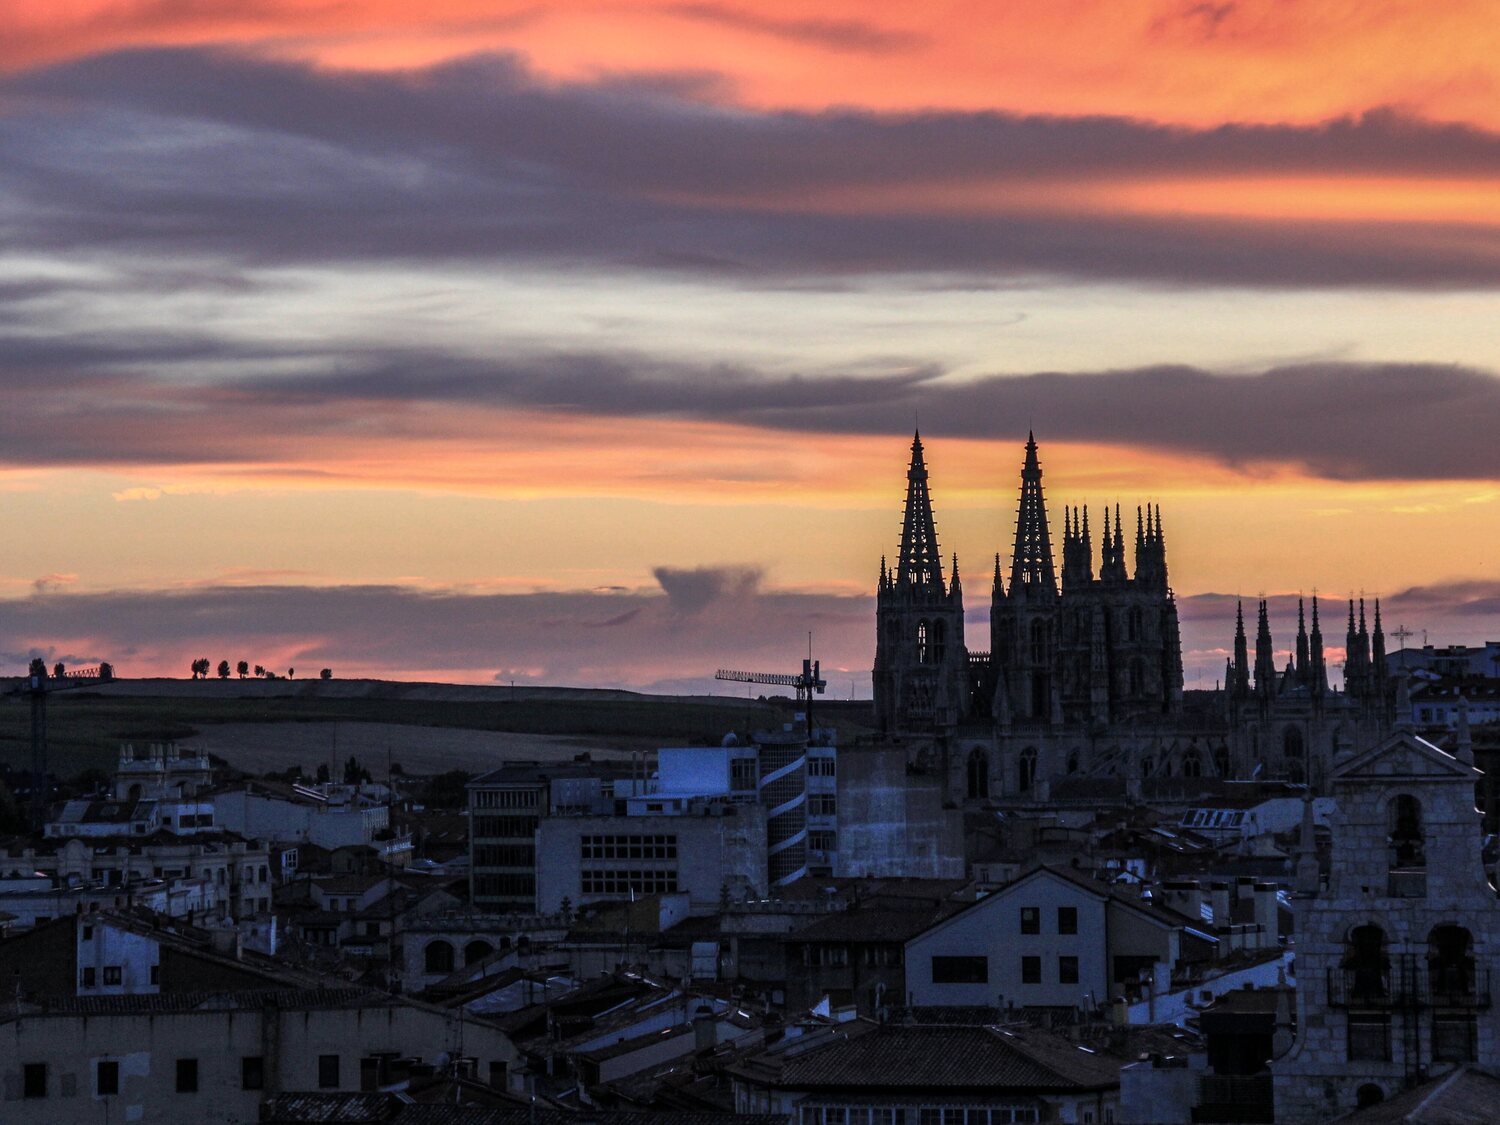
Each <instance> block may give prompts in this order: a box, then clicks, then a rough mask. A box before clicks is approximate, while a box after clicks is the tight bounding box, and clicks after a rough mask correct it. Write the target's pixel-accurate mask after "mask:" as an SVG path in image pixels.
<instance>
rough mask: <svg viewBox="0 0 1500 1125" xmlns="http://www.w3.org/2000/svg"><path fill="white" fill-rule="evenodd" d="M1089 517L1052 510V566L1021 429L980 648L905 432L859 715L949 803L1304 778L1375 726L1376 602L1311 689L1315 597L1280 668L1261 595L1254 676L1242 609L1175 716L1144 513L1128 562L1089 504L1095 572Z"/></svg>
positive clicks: (1178, 677) (1038, 474)
mask: <svg viewBox="0 0 1500 1125" xmlns="http://www.w3.org/2000/svg"><path fill="white" fill-rule="evenodd" d="M1090 516H1091V513H1090V511H1089V509H1088V508H1087V507H1077V506H1074V507H1067V508H1064V511H1063V533H1062V558H1061V571H1060V573H1059V570H1058V568H1057V567H1056V565H1055V560H1054V555H1053V551H1052V536H1051V530H1050V523H1049V519H1048V515H1047V504H1046V498H1045V495H1044V492H1043V487H1042V466H1041V460H1040V457H1039V455H1038V451H1037V444H1036V440H1035V437H1034V436H1033V435H1028V437H1027V441H1026V449H1025V455H1024V460H1023V463H1022V466H1021V481H1020V492H1019V503H1018V506H1017V511H1016V526H1015V538H1014V544H1013V546H1012V549H1011V551H1010V566H1009V572H1008V574H1007V572H1006V569H1005V568H1004V567H1002V565H1001V556H1000V555H999V554H998V553H997V554H996V555H995V571H994V580H993V585H992V587H991V593H990V614H989V626H990V628H989V650H988V651H979V650H977V649H971V648H970V647H969V645H968V643H967V641H966V637H965V624H964V600H963V586H962V582H961V580H960V578H959V570H958V558H957V556H954V557H953V558H952V560H951V563H952V565H951V570H950V572H949V573H950V577H945V575H944V569H943V556H942V552H941V550H940V548H939V545H938V534H937V524H936V521H935V519H934V516H933V507H932V495H931V490H930V487H929V479H928V471H927V463H926V457H925V453H924V451H923V448H922V439H921V435H920V434H917V435H915V436H914V437H913V439H912V445H911V462H910V465H909V467H908V469H907V488H906V509H905V513H904V518H903V522H902V530H901V544H900V547H899V548H898V551H897V555H896V558H895V564H894V566H892V565H890V563H889V562H888V560H886V559H884V558H883V559H882V560H881V564H880V580H879V588H878V591H877V595H876V646H875V667H874V695H875V714H876V721H877V724H878V726H879V728H880V730H881V731H882V732H883V733H884V734H886V735H887V736H889V737H893V738H899V739H901V740H902V741H903V742H905V743H907V744H909V745H910V746H911V747H912V753H913V758H914V761H915V762H917V763H919V764H924V765H926V766H927V767H928V768H938V769H941V770H943V771H945V772H946V774H947V777H948V780H949V792H950V795H951V796H952V797H953V798H954V799H967V800H969V801H977V802H982V801H985V800H988V799H990V798H996V797H1031V798H1034V799H1038V800H1045V799H1047V797H1048V795H1049V793H1050V792H1051V790H1052V788H1053V787H1054V786H1055V785H1057V784H1058V783H1060V782H1064V781H1066V780H1067V779H1070V778H1079V779H1082V778H1121V779H1137V780H1139V781H1144V782H1160V781H1162V780H1164V779H1174V778H1201V777H1223V778H1253V777H1265V778H1273V777H1280V778H1285V779H1287V780H1291V781H1296V782H1311V783H1313V784H1314V785H1315V786H1316V785H1320V784H1321V782H1322V779H1323V778H1324V777H1325V776H1326V774H1327V770H1328V765H1329V763H1330V762H1331V761H1332V759H1333V757H1334V756H1335V755H1336V754H1337V753H1338V750H1339V747H1340V746H1341V745H1345V744H1346V743H1352V741H1353V740H1354V738H1355V737H1356V736H1358V735H1361V734H1375V733H1378V732H1379V731H1381V730H1382V729H1384V727H1383V726H1382V724H1386V725H1388V722H1389V713H1390V702H1391V701H1390V699H1389V691H1388V690H1387V686H1386V685H1387V683H1388V681H1387V678H1386V669H1385V652H1384V638H1383V635H1382V633H1381V628H1380V610H1379V605H1378V603H1377V605H1376V608H1375V625H1374V631H1373V632H1371V631H1370V630H1368V629H1367V627H1366V624H1365V617H1364V605H1363V602H1361V603H1360V616H1359V626H1358V628H1357V629H1356V627H1355V625H1354V609H1353V603H1352V602H1351V603H1350V631H1349V641H1348V657H1347V660H1346V662H1345V667H1344V680H1345V690H1344V691H1342V692H1337V691H1330V690H1329V689H1328V684H1327V673H1326V668H1325V665H1324V657H1323V642H1322V634H1321V632H1320V631H1319V622H1318V604H1317V600H1316V598H1314V600H1313V607H1312V632H1311V634H1309V633H1308V632H1307V627H1306V620H1305V617H1302V615H1301V614H1299V618H1301V620H1299V631H1298V641H1297V649H1296V656H1295V658H1294V659H1293V660H1291V661H1289V663H1288V666H1287V668H1286V670H1285V671H1284V672H1278V671H1277V669H1276V662H1275V657H1274V650H1273V649H1272V642H1271V634H1270V625H1269V621H1268V617H1267V611H1266V606H1265V603H1264V602H1262V603H1261V606H1260V621H1259V631H1258V633H1257V639H1256V661H1255V664H1254V667H1253V670H1252V667H1251V665H1250V663H1249V661H1248V645H1247V641H1246V637H1245V632H1244V616H1243V611H1241V614H1240V617H1239V624H1238V633H1237V634H1236V638H1235V647H1234V653H1235V655H1234V657H1233V659H1232V660H1231V661H1230V662H1229V666H1228V672H1227V674H1226V680H1225V685H1224V688H1223V689H1222V691H1221V692H1220V697H1221V698H1220V700H1219V701H1218V702H1217V703H1216V704H1213V705H1208V706H1198V707H1193V708H1185V707H1184V697H1183V675H1182V642H1181V639H1180V635H1179V629H1178V618H1177V604H1176V601H1175V599H1174V597H1173V594H1172V588H1171V584H1170V582H1169V581H1168V572H1167V553H1166V533H1165V528H1164V524H1163V521H1162V513H1161V509H1160V507H1159V506H1152V505H1144V506H1141V507H1137V508H1136V510H1135V533H1134V544H1133V552H1132V554H1131V558H1130V560H1129V562H1127V558H1126V546H1125V544H1126V520H1125V516H1124V514H1123V513H1122V511H1121V509H1120V507H1119V505H1116V506H1115V507H1114V509H1113V512H1111V510H1110V509H1109V508H1108V507H1105V508H1104V510H1103V512H1102V519H1101V520H1100V527H1101V530H1100V533H1099V539H1098V555H1097V565H1096V555H1095V546H1094V544H1095V540H1094V533H1093V531H1092V530H1091V526H1090ZM1132 564H1133V565H1132ZM1252 671H1253V681H1252Z"/></svg>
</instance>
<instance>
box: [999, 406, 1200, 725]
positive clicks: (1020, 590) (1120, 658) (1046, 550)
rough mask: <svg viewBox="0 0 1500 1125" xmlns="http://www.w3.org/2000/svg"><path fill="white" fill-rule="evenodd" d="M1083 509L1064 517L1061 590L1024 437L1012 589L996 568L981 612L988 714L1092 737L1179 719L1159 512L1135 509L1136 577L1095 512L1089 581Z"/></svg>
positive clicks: (1178, 651)
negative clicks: (986, 624) (1099, 533)
mask: <svg viewBox="0 0 1500 1125" xmlns="http://www.w3.org/2000/svg"><path fill="white" fill-rule="evenodd" d="M1088 528H1089V513H1088V509H1087V508H1085V509H1083V510H1082V511H1080V510H1079V509H1076V508H1073V509H1065V510H1064V515H1063V566H1062V585H1061V588H1059V586H1058V581H1057V575H1056V573H1055V572H1054V570H1053V567H1052V540H1051V534H1050V532H1049V530H1048V527H1047V504H1046V500H1045V498H1044V496H1043V494H1042V468H1041V463H1040V461H1039V460H1038V458H1037V447H1036V439H1035V437H1033V436H1032V435H1030V434H1028V435H1027V438H1026V459H1025V461H1024V463H1023V464H1022V466H1021V498H1020V503H1019V505H1018V507H1017V510H1016V539H1015V547H1014V549H1013V551H1012V552H1011V567H1010V588H1009V590H1007V589H1006V588H1005V586H1004V585H1002V583H1001V574H1000V569H999V564H998V560H997V563H996V569H995V590H994V601H993V603H992V606H991V609H990V654H991V663H992V667H993V679H994V707H993V717H994V719H995V721H996V723H997V724H999V726H1000V727H1001V728H1002V729H1003V728H1005V727H1007V726H1010V725H1012V724H1015V725H1029V726H1038V725H1041V726H1048V727H1062V726H1065V725H1066V726H1073V727H1082V728H1085V729H1094V730H1101V729H1105V728H1108V727H1110V726H1112V725H1121V724H1125V723H1129V722H1132V721H1136V722H1145V723H1153V722H1155V723H1160V722H1161V721H1162V720H1163V719H1164V718H1170V717H1172V716H1176V715H1178V714H1179V713H1180V712H1181V710H1182V647H1181V642H1180V639H1179V635H1178V625H1177V605H1176V602H1175V601H1174V599H1173V597H1172V590H1171V587H1170V586H1169V584H1168V582H1167V551H1166V541H1165V537H1164V536H1163V533H1162V524H1161V510H1160V509H1159V508H1158V509H1155V510H1154V511H1153V510H1152V509H1151V508H1150V507H1149V506H1148V507H1147V508H1144V509H1142V508H1137V509H1136V529H1135V572H1134V574H1132V573H1131V572H1130V570H1129V569H1128V568H1127V567H1126V563H1125V530H1124V522H1123V520H1122V518H1121V515H1120V508H1119V506H1118V505H1116V506H1115V511H1114V524H1113V526H1111V524H1110V513H1109V509H1108V508H1106V509H1105V511H1104V535H1103V538H1102V541H1101V543H1100V559H1099V573H1098V575H1097V577H1096V576H1095V574H1094V559H1093V544H1092V541H1091V540H1090V537H1089V530H1088Z"/></svg>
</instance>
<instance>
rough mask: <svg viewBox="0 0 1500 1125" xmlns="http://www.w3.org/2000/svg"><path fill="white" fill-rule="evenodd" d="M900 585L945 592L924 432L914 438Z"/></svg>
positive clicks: (899, 564)
mask: <svg viewBox="0 0 1500 1125" xmlns="http://www.w3.org/2000/svg"><path fill="white" fill-rule="evenodd" d="M896 584H897V585H911V586H919V587H923V588H925V589H930V590H932V591H934V592H935V593H938V594H941V593H943V555H942V552H941V551H939V550H938V537H937V525H936V524H935V523H934V522H933V519H932V497H931V496H930V495H929V494H928V491H927V462H926V460H925V459H924V458H923V456H922V435H921V434H920V433H917V434H915V435H914V436H913V437H912V440H911V467H910V468H908V469H907V470H906V517H905V520H904V521H903V523H902V526H901V557H900V558H899V559H898V560H897V562H896Z"/></svg>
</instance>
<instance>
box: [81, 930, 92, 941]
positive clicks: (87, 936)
mask: <svg viewBox="0 0 1500 1125" xmlns="http://www.w3.org/2000/svg"><path fill="white" fill-rule="evenodd" d="M83 940H84V941H93V940H94V927H93V926H85V927H83Z"/></svg>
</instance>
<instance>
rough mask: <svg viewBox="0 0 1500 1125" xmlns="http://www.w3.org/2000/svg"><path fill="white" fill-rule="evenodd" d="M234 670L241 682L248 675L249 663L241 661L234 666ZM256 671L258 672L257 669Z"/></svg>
mask: <svg viewBox="0 0 1500 1125" xmlns="http://www.w3.org/2000/svg"><path fill="white" fill-rule="evenodd" d="M234 670H235V671H236V672H238V673H239V674H240V679H242V680H243V679H244V678H245V677H246V676H248V675H249V674H250V662H249V661H248V660H241V661H240V662H239V663H238V664H236V665H235V666H234ZM256 671H257V672H258V671H260V669H258V668H257V669H256Z"/></svg>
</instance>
